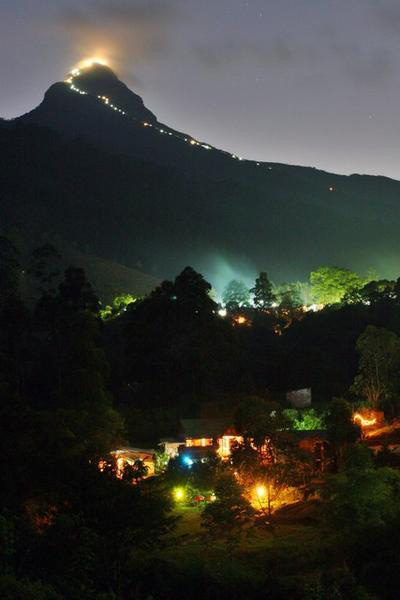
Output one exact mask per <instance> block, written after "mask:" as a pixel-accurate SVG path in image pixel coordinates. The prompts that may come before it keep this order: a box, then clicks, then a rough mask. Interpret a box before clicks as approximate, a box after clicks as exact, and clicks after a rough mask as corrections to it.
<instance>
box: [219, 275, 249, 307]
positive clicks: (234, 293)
mask: <svg viewBox="0 0 400 600" xmlns="http://www.w3.org/2000/svg"><path fill="white" fill-rule="evenodd" d="M222 301H223V303H224V304H225V306H227V307H228V308H230V307H231V308H239V307H241V306H249V303H250V292H249V290H248V288H247V286H246V284H245V283H244V282H243V281H238V280H237V279H232V281H230V282H229V283H228V284H227V285H226V286H225V289H224V291H223V293H222Z"/></svg>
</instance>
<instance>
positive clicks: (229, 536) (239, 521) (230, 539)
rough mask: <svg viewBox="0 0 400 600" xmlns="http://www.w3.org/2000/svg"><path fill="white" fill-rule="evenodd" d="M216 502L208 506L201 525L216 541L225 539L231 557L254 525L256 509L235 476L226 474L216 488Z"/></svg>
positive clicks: (202, 516) (203, 513)
mask: <svg viewBox="0 0 400 600" xmlns="http://www.w3.org/2000/svg"><path fill="white" fill-rule="evenodd" d="M215 496H216V500H215V501H214V502H211V503H210V504H208V505H207V506H206V508H205V509H204V511H203V512H202V515H201V521H202V522H201V524H202V527H204V528H205V529H206V530H207V531H208V533H209V535H210V536H211V537H212V538H214V539H221V538H222V539H225V542H226V544H227V546H228V550H229V553H230V556H232V553H233V550H234V548H235V546H237V545H238V544H239V543H240V539H241V537H242V536H243V535H244V533H245V532H246V530H248V528H249V526H250V525H252V522H253V521H252V518H253V516H254V512H255V511H254V509H253V507H252V506H251V504H250V502H249V501H248V500H247V499H246V498H245V496H244V494H243V488H242V486H241V485H240V484H239V483H238V481H237V480H236V479H235V477H234V475H232V474H230V473H225V474H224V475H222V476H221V477H220V479H219V481H218V482H217V484H216V486H215Z"/></svg>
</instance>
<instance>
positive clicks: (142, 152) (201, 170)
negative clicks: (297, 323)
mask: <svg viewBox="0 0 400 600" xmlns="http://www.w3.org/2000/svg"><path fill="white" fill-rule="evenodd" d="M266 110H268V107H266ZM232 126H235V124H234V123H233V124H232ZM0 144H1V146H0V151H1V156H2V162H3V169H2V170H1V175H0V178H1V179H0V186H1V187H0V190H1V208H0V211H1V212H0V215H1V218H2V221H3V223H5V225H6V226H9V225H16V226H18V227H20V228H21V227H22V228H23V229H25V230H26V231H29V232H31V235H32V236H33V237H39V236H40V235H41V233H43V232H48V233H49V234H51V235H52V236H59V237H61V238H62V239H63V240H66V241H68V242H74V243H75V245H76V246H77V247H78V248H79V249H80V250H82V251H84V252H90V253H92V254H95V255H98V256H101V257H103V258H105V259H110V260H113V261H117V262H120V263H122V264H124V265H126V266H128V267H134V266H138V265H139V266H140V267H141V268H142V269H143V270H144V271H146V272H148V273H151V274H153V275H155V276H157V277H166V276H167V277H172V276H173V275H175V274H176V273H177V272H178V271H179V270H180V269H182V268H183V267H184V266H185V265H186V264H191V265H192V266H193V267H195V268H197V269H198V270H200V271H202V272H203V273H204V274H205V275H206V277H208V278H209V279H211V281H212V282H213V283H214V285H216V286H217V287H218V288H219V289H221V287H222V286H223V285H224V283H226V281H227V280H228V279H229V278H231V277H233V276H235V275H236V276H237V277H244V278H247V279H248V280H249V282H250V280H251V278H252V277H253V276H254V275H255V273H256V272H257V271H260V270H267V271H268V272H269V273H270V274H271V276H272V278H273V279H274V280H276V281H277V282H278V281H284V280H288V279H295V278H301V279H305V278H306V277H307V276H308V273H309V271H310V270H312V269H313V268H315V267H317V266H319V265H322V264H336V265H340V266H345V267H349V268H353V269H356V270H359V271H362V272H363V271H366V270H367V269H368V268H369V267H372V268H375V269H376V270H377V271H378V272H379V273H380V275H381V276H388V277H391V276H395V275H396V276H398V272H399V268H398V258H399V251H400V243H399V236H398V231H399V225H400V182H397V181H394V180H391V179H388V178H385V177H374V176H361V175H352V176H342V175H336V174H331V173H326V172H323V171H318V170H315V169H313V168H305V167H296V166H288V165H283V164H277V163H258V162H255V161H251V160H242V159H240V158H239V157H234V156H232V155H231V154H229V153H227V152H224V151H221V150H218V149H216V148H213V147H210V146H209V145H208V144H207V143H206V142H200V141H198V140H194V139H192V137H191V136H190V135H188V134H184V133H181V132H178V131H175V130H173V129H171V128H169V127H168V126H166V125H163V124H162V123H159V122H158V120H157V118H156V116H155V115H154V114H153V113H152V112H151V111H150V110H149V109H148V108H146V106H145V105H144V103H143V101H142V99H141V98H140V97H139V96H137V95H136V94H134V93H133V92H132V91H130V90H129V89H128V88H127V87H126V86H125V85H124V84H123V83H122V82H121V81H119V79H118V78H117V76H116V75H115V74H114V73H113V72H112V71H111V70H110V69H109V68H108V67H104V66H101V65H94V66H92V67H91V68H87V69H84V70H83V71H81V72H74V73H73V74H72V75H71V76H70V77H69V78H68V79H67V81H65V82H59V83H55V84H54V85H52V86H51V87H50V88H49V90H48V91H47V92H46V94H45V97H44V100H43V102H42V103H41V104H40V105H39V106H38V107H37V108H35V109H34V110H32V111H31V112H29V113H27V114H25V115H23V116H21V117H19V118H17V119H15V120H13V121H7V122H5V121H2V122H1V123H0Z"/></svg>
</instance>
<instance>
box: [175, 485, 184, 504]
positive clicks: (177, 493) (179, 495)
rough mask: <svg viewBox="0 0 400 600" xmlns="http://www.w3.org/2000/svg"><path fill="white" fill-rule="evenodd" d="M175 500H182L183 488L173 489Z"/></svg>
mask: <svg viewBox="0 0 400 600" xmlns="http://www.w3.org/2000/svg"><path fill="white" fill-rule="evenodd" d="M174 496H175V500H177V501H178V502H179V501H181V500H183V499H184V497H185V490H184V489H183V488H175V489H174Z"/></svg>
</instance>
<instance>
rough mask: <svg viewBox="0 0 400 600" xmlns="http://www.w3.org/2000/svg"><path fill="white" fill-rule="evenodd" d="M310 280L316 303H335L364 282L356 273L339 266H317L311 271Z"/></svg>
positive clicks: (359, 287) (360, 286)
mask: <svg viewBox="0 0 400 600" xmlns="http://www.w3.org/2000/svg"><path fill="white" fill-rule="evenodd" d="M310 282H311V288H312V294H313V297H314V301H315V302H316V303H317V304H336V303H338V302H340V301H341V300H342V299H343V297H344V296H345V294H348V293H351V292H353V291H354V290H359V289H361V288H362V287H363V285H364V283H365V282H364V280H362V279H361V278H360V277H359V275H357V273H354V272H353V271H350V270H349V269H343V268H340V267H319V268H318V269H317V270H316V271H312V272H311V274H310Z"/></svg>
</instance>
